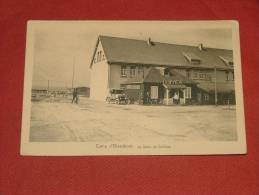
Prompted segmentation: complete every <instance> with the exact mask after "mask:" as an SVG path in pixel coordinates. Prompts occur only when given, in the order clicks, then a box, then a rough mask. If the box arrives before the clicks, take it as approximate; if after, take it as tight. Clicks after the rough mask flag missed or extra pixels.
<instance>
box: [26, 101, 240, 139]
mask: <svg viewBox="0 0 259 195" xmlns="http://www.w3.org/2000/svg"><path fill="white" fill-rule="evenodd" d="M31 109H32V115H31V129H30V141H37V142H68V141H70V142H91V141H92V142H94V141H130V140H135V141H136V140H151V139H154V140H157V141H163V140H166V141H168V140H169V141H171V140H172V141H178V140H179V141H231V140H236V139H237V133H236V122H235V121H236V116H235V107H234V106H232V107H231V108H229V107H226V106H217V107H215V106H143V105H115V104H107V103H105V102H98V101H93V100H89V99H87V98H81V99H80V102H79V104H77V105H76V104H71V103H70V100H66V101H64V100H62V101H40V102H32V107H31Z"/></svg>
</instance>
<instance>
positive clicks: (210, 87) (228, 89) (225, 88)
mask: <svg viewBox="0 0 259 195" xmlns="http://www.w3.org/2000/svg"><path fill="white" fill-rule="evenodd" d="M197 87H198V88H200V89H201V90H203V91H206V92H208V93H214V92H215V84H214V83H200V84H198V85H197ZM216 88H217V92H218V93H232V92H234V91H235V87H234V83H217V84H216Z"/></svg>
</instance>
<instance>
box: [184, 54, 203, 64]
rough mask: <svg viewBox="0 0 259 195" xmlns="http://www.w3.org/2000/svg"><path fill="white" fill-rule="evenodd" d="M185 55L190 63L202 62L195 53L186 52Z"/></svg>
mask: <svg viewBox="0 0 259 195" xmlns="http://www.w3.org/2000/svg"><path fill="white" fill-rule="evenodd" d="M183 56H184V57H185V58H186V59H187V60H188V62H189V63H190V64H200V63H201V59H200V58H199V57H198V56H197V55H195V54H194V53H191V52H188V53H186V52H184V53H183Z"/></svg>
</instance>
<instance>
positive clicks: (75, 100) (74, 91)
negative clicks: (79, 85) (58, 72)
mask: <svg viewBox="0 0 259 195" xmlns="http://www.w3.org/2000/svg"><path fill="white" fill-rule="evenodd" d="M74 102H75V103H76V104H77V103H78V94H77V89H76V88H74V90H73V99H72V104H73V103H74Z"/></svg>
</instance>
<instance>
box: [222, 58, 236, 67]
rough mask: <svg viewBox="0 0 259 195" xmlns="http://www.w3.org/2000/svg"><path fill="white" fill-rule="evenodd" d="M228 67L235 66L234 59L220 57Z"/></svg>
mask: <svg viewBox="0 0 259 195" xmlns="http://www.w3.org/2000/svg"><path fill="white" fill-rule="evenodd" d="M219 58H220V59H221V60H222V61H223V62H224V63H225V65H226V66H234V62H233V58H232V57H230V56H219Z"/></svg>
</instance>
